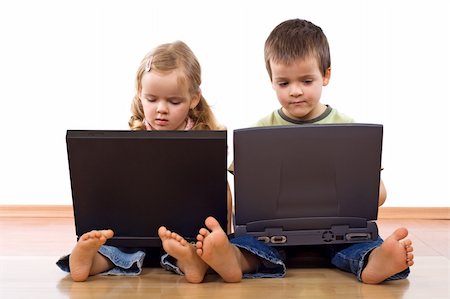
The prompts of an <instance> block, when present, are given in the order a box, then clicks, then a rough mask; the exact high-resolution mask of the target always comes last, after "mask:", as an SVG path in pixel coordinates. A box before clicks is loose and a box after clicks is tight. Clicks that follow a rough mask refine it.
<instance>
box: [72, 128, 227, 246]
mask: <svg viewBox="0 0 450 299" xmlns="http://www.w3.org/2000/svg"><path fill="white" fill-rule="evenodd" d="M66 141H67V151H68V160H69V169H70V179H71V188H72V200H73V207H74V216H75V225H76V234H77V236H78V237H80V236H81V235H82V234H83V233H85V232H87V231H90V230H93V229H106V228H110V229H112V230H114V233H115V235H114V237H113V238H112V239H111V240H109V241H108V243H107V244H110V245H115V246H125V247H135V246H142V247H158V246H160V245H161V243H160V240H159V237H158V234H157V230H158V228H159V227H160V226H161V225H164V226H166V227H167V228H169V229H170V230H173V231H175V232H177V233H179V234H180V235H182V236H184V237H185V238H186V239H188V240H190V239H195V237H196V235H197V233H198V229H199V228H200V227H203V226H204V219H205V218H206V217H207V216H210V215H212V216H214V217H216V218H217V219H218V220H219V222H220V223H221V225H223V227H226V218H227V217H226V215H227V206H226V202H227V200H226V196H227V179H226V163H227V162H226V161H227V141H226V131H76V130H69V131H67V136H66Z"/></svg>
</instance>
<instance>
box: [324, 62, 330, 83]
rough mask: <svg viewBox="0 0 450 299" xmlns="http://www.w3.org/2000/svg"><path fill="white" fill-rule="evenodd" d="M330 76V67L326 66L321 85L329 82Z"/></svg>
mask: <svg viewBox="0 0 450 299" xmlns="http://www.w3.org/2000/svg"><path fill="white" fill-rule="evenodd" d="M330 77H331V67H329V68H327V70H326V71H325V76H323V86H327V85H328V83H329V82H330Z"/></svg>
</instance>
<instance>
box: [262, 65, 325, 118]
mask: <svg viewBox="0 0 450 299" xmlns="http://www.w3.org/2000/svg"><path fill="white" fill-rule="evenodd" d="M270 66H271V69H272V87H273V89H274V90H275V92H276V94H277V97H278V101H279V102H280V104H281V106H282V109H283V112H284V113H285V114H286V115H287V116H288V117H290V118H292V119H299V120H309V119H313V118H316V117H318V116H319V115H320V114H321V113H322V112H323V111H324V110H325V106H324V105H322V104H321V103H320V96H321V94H322V86H325V85H327V84H328V81H329V79H330V69H328V70H327V72H326V74H325V76H323V75H322V72H321V71H320V69H319V65H318V63H317V59H315V58H314V57H309V58H305V59H297V60H295V61H294V62H293V63H291V64H289V65H286V64H279V63H274V62H271V63H270Z"/></svg>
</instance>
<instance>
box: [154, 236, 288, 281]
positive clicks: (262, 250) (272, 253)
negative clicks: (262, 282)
mask: <svg viewBox="0 0 450 299" xmlns="http://www.w3.org/2000/svg"><path fill="white" fill-rule="evenodd" d="M230 243H231V244H233V245H235V246H236V247H238V248H242V249H245V250H247V251H249V252H250V253H253V254H255V255H256V256H258V257H259V258H260V259H261V265H260V266H259V267H258V269H257V270H256V271H255V272H253V273H244V274H243V277H244V278H259V277H283V276H284V275H285V274H286V266H285V264H284V262H283V261H282V260H281V257H280V255H279V254H278V251H277V250H275V249H274V248H272V247H270V246H268V245H266V244H264V243H262V242H260V241H258V240H256V239H255V238H253V237H251V236H240V237H233V238H231V239H230ZM161 266H162V267H163V268H164V269H166V270H167V271H171V272H175V273H177V274H179V275H184V274H183V272H182V271H181V270H180V268H179V267H178V266H177V265H176V260H175V259H174V258H173V257H171V256H170V255H168V254H164V255H163V256H162V257H161Z"/></svg>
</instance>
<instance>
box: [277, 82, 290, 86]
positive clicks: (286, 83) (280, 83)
mask: <svg viewBox="0 0 450 299" xmlns="http://www.w3.org/2000/svg"><path fill="white" fill-rule="evenodd" d="M288 84H289V83H288V82H278V85H279V86H287V85H288Z"/></svg>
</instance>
